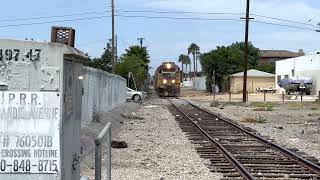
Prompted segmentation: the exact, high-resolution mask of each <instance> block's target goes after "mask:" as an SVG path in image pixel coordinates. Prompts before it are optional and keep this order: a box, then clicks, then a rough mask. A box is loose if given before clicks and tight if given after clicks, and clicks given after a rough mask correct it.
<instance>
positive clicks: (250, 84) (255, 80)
mask: <svg viewBox="0 0 320 180" xmlns="http://www.w3.org/2000/svg"><path fill="white" fill-rule="evenodd" d="M247 76H248V79H247V90H248V91H249V92H256V91H257V88H268V87H274V86H275V75H274V74H270V73H266V72H263V71H259V70H256V69H250V70H248V71H247ZM230 91H231V93H240V92H242V91H243V72H239V73H236V74H232V75H230Z"/></svg>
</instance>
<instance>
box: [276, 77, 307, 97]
mask: <svg viewBox="0 0 320 180" xmlns="http://www.w3.org/2000/svg"><path fill="white" fill-rule="evenodd" d="M312 82H313V81H312V79H311V78H301V77H300V78H298V77H294V78H287V79H283V80H281V81H280V82H279V86H280V87H282V88H284V89H285V91H286V93H287V94H291V93H295V92H301V91H302V92H304V93H306V95H310V94H311V89H312Z"/></svg>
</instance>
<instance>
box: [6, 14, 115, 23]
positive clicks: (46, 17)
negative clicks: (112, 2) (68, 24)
mask: <svg viewBox="0 0 320 180" xmlns="http://www.w3.org/2000/svg"><path fill="white" fill-rule="evenodd" d="M107 12H111V11H101V12H97V11H94V12H86V13H74V14H64V15H53V16H40V17H29V18H16V19H0V22H12V21H25V20H39V19H51V18H61V17H72V16H82V15H91V14H105V13H107Z"/></svg>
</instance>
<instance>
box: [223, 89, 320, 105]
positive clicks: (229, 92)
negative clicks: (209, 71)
mask: <svg viewBox="0 0 320 180" xmlns="http://www.w3.org/2000/svg"><path fill="white" fill-rule="evenodd" d="M319 93H320V91H319ZM229 102H231V91H229Z"/></svg>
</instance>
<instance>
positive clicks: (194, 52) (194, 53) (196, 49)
mask: <svg viewBox="0 0 320 180" xmlns="http://www.w3.org/2000/svg"><path fill="white" fill-rule="evenodd" d="M199 52H200V47H199V46H198V45H197V44H196V43H191V44H190V45H189V47H188V55H189V54H192V58H193V70H194V76H195V75H196V72H197V58H198V54H199Z"/></svg>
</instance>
